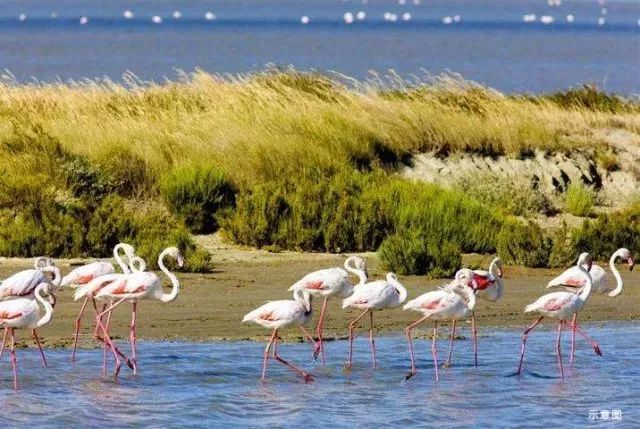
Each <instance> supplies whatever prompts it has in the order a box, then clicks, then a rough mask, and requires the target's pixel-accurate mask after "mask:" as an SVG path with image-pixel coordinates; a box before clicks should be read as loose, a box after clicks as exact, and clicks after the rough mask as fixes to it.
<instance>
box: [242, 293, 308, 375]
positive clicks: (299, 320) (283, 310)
mask: <svg viewBox="0 0 640 429" xmlns="http://www.w3.org/2000/svg"><path fill="white" fill-rule="evenodd" d="M293 297H294V299H293V300H290V299H289V300H280V301H270V302H267V303H266V304H264V305H262V306H260V307H258V308H256V309H255V310H253V311H251V312H250V313H247V314H246V315H245V316H244V318H243V319H242V323H245V322H254V323H257V324H258V325H260V326H264V327H265V328H268V329H273V333H272V334H271V338H269V342H268V343H267V347H266V348H265V349H264V357H263V360H262V378H261V380H262V381H264V379H265V376H266V374H267V360H268V359H269V355H270V351H271V347H272V346H273V358H274V359H275V360H277V361H278V362H281V363H283V364H284V365H286V366H287V367H289V368H290V369H292V370H293V371H295V372H296V373H298V374H299V375H300V376H301V377H302V378H303V379H304V381H306V382H310V381H313V376H312V375H311V374H309V373H307V372H305V371H303V370H301V369H300V368H298V367H296V366H294V365H293V364H291V363H289V362H287V361H286V360H284V359H282V358H281V357H280V355H278V329H281V328H286V327H288V326H299V327H300V330H302V332H303V333H304V335H305V337H307V338H308V339H309V340H310V341H311V342H312V343H313V338H312V337H311V335H310V334H309V332H307V330H306V329H305V328H304V326H303V325H304V324H306V323H307V322H308V321H309V319H310V318H311V311H312V310H311V294H310V293H309V292H308V291H307V290H305V289H302V288H298V289H294V291H293Z"/></svg>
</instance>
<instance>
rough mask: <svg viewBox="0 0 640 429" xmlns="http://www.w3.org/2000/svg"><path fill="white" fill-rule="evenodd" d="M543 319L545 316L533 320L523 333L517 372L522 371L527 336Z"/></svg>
mask: <svg viewBox="0 0 640 429" xmlns="http://www.w3.org/2000/svg"><path fill="white" fill-rule="evenodd" d="M542 319H544V316H540V317H539V318H537V319H536V321H535V322H533V323H532V324H531V325H530V326H528V327H527V329H525V330H524V333H523V334H522V349H521V350H520V364H519V365H518V371H517V372H516V374H520V373H522V364H523V363H524V349H525V347H526V345H527V337H528V336H529V332H531V331H533V328H535V327H536V326H538V324H539V323H540V322H542Z"/></svg>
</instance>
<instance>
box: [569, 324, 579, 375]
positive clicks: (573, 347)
mask: <svg viewBox="0 0 640 429" xmlns="http://www.w3.org/2000/svg"><path fill="white" fill-rule="evenodd" d="M577 320H578V313H576V314H574V315H573V319H572V320H571V355H570V356H569V363H573V359H574V356H575V350H576V327H577V326H578V323H577Z"/></svg>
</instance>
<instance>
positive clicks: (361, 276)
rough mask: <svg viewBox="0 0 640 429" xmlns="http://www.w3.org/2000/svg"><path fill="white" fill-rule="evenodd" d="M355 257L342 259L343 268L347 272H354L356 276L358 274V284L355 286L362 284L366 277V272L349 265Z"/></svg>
mask: <svg viewBox="0 0 640 429" xmlns="http://www.w3.org/2000/svg"><path fill="white" fill-rule="evenodd" d="M355 260H356V258H355V257H353V256H351V257H350V258H347V260H346V261H344V269H345V270H347V271H348V272H350V273H351V274H355V275H356V276H358V280H359V281H358V284H357V285H356V286H360V285H363V284H365V283H366V282H367V280H368V278H367V273H366V272H365V271H364V270H361V269H359V268H355V267H352V266H351V262H353V261H355Z"/></svg>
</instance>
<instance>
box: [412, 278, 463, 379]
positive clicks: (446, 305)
mask: <svg viewBox="0 0 640 429" xmlns="http://www.w3.org/2000/svg"><path fill="white" fill-rule="evenodd" d="M475 285H476V283H475V276H474V272H473V271H471V270H469V269H467V268H463V269H462V270H459V271H458V272H457V273H456V278H455V280H454V281H453V282H451V283H450V284H448V285H445V286H444V287H441V288H440V289H439V290H436V291H431V292H427V293H424V294H422V295H420V296H419V297H417V298H414V299H412V300H411V301H409V302H407V303H406V304H405V305H404V307H403V308H404V310H414V311H420V312H422V314H423V315H424V316H423V317H422V318H420V319H418V320H417V321H415V322H414V323H412V324H410V325H409V326H407V328H406V329H405V332H406V334H407V339H408V340H409V356H410V358H411V370H410V371H409V373H408V374H407V375H406V376H405V380H408V379H410V378H411V377H413V376H414V375H415V374H416V372H417V370H416V364H415V358H414V354H413V343H412V340H411V331H412V330H413V328H415V327H416V326H418V325H419V324H421V323H422V322H424V321H425V320H427V319H431V320H433V321H434V327H433V339H432V343H431V354H432V355H433V363H434V370H435V373H436V381H439V380H440V377H439V374H438V351H437V349H436V338H437V337H438V321H440V320H450V321H451V322H452V326H451V338H450V340H449V358H448V359H447V361H446V362H445V366H446V367H448V366H449V365H450V363H451V353H452V351H453V338H454V336H455V332H456V322H457V321H458V320H460V319H465V318H467V317H469V316H470V315H472V314H473V310H474V308H475V305H476V296H475V293H474V292H475Z"/></svg>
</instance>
